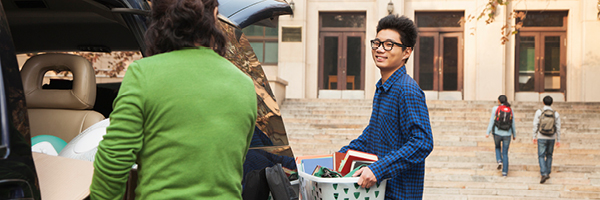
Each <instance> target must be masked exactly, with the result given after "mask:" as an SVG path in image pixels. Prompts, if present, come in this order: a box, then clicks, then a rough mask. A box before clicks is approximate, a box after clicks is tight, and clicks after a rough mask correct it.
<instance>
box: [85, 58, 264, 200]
mask: <svg viewBox="0 0 600 200" xmlns="http://www.w3.org/2000/svg"><path fill="white" fill-rule="evenodd" d="M256 105H257V104H256V93H255V90H254V84H253V81H252V79H251V78H250V77H248V76H247V75H246V74H244V73H243V72H242V71H240V70H239V69H238V68H237V67H235V66H234V65H233V64H232V63H231V62H229V61H228V60H226V59H225V58H223V57H221V56H219V55H218V54H216V53H215V52H214V51H213V50H211V49H209V48H205V47H199V48H187V49H183V50H178V51H172V52H168V53H163V54H158V55H155V56H151V57H147V58H144V59H141V60H138V61H135V62H133V63H132V64H131V65H129V68H128V70H127V73H126V74H125V77H124V79H123V83H122V85H121V89H120V91H119V94H118V97H117V99H116V100H115V102H114V105H113V107H114V111H113V112H112V113H111V115H110V123H111V124H110V126H109V127H108V128H107V134H106V135H105V136H104V140H102V142H100V146H99V147H98V153H97V154H96V158H95V162H94V167H95V169H94V177H93V180H92V185H91V187H90V191H91V199H100V200H106V199H115V200H121V199H123V195H124V192H125V183H126V181H127V177H128V173H129V171H130V169H131V167H132V165H133V164H134V163H137V164H138V175H139V177H138V186H137V189H136V191H135V193H136V199H144V200H146V199H160V200H162V199H223V200H231V199H242V198H241V193H242V185H241V181H242V174H243V167H242V165H243V163H244V159H245V156H246V152H247V151H248V147H249V145H250V140H251V138H252V133H253V130H254V124H255V121H256V115H257V114H256V113H257V111H256V108H257V106H256Z"/></svg>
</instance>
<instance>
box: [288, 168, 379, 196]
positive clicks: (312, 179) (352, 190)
mask: <svg viewBox="0 0 600 200" xmlns="http://www.w3.org/2000/svg"><path fill="white" fill-rule="evenodd" d="M298 175H299V180H300V194H301V197H302V200H383V199H384V198H385V185H386V183H387V180H383V181H381V183H380V184H375V185H373V186H372V187H371V188H362V187H360V186H359V185H358V183H357V182H358V177H352V178H321V177H316V176H313V175H310V174H307V173H304V172H303V171H302V170H298Z"/></svg>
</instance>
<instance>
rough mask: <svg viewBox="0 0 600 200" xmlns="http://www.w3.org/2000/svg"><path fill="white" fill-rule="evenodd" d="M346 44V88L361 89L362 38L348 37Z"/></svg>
mask: <svg viewBox="0 0 600 200" xmlns="http://www.w3.org/2000/svg"><path fill="white" fill-rule="evenodd" d="M347 42H348V43H347V44H346V89H347V90H359V89H360V79H361V78H362V77H360V69H361V64H362V63H361V58H362V55H361V50H362V45H361V38H360V37H348V41H347Z"/></svg>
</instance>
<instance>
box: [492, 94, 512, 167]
mask: <svg viewBox="0 0 600 200" xmlns="http://www.w3.org/2000/svg"><path fill="white" fill-rule="evenodd" d="M498 104H499V105H498V106H494V108H492V117H490V123H489V124H488V128H487V132H486V136H485V137H486V138H487V137H489V136H490V133H493V134H494V143H495V146H496V161H497V162H498V169H502V176H507V175H508V147H509V146H510V137H511V135H512V139H513V140H515V138H516V128H515V118H514V113H513V111H512V109H511V107H510V104H509V103H508V101H507V99H506V96H505V95H500V96H499V97H498Z"/></svg>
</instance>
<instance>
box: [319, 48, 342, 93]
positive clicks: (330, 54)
mask: <svg viewBox="0 0 600 200" xmlns="http://www.w3.org/2000/svg"><path fill="white" fill-rule="evenodd" d="M323 45H325V46H324V47H325V48H324V50H323V89H337V88H338V86H337V80H338V73H337V71H338V37H325V39H324V43H323Z"/></svg>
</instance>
